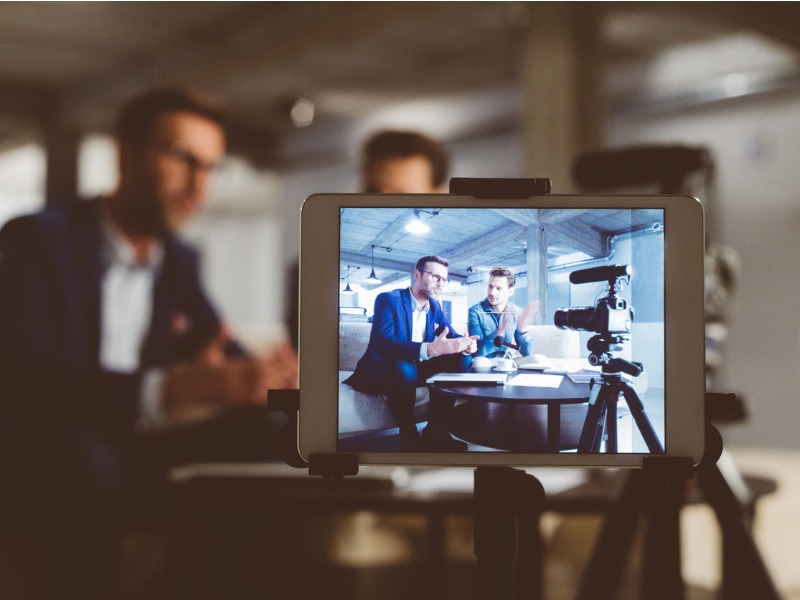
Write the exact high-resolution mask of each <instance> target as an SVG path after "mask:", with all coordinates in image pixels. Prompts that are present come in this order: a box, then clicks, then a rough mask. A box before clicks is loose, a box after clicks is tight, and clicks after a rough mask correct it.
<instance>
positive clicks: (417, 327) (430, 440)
mask: <svg viewBox="0 0 800 600" xmlns="http://www.w3.org/2000/svg"><path fill="white" fill-rule="evenodd" d="M448 266H449V263H448V261H447V260H446V259H444V258H441V257H439V256H424V257H422V258H420V259H419V260H418V261H417V264H416V266H415V268H414V283H413V285H412V286H411V287H409V288H406V289H398V290H392V291H390V292H384V293H382V294H380V295H379V296H378V297H377V298H376V299H375V312H374V318H373V321H372V332H371V333H370V338H369V344H368V346H367V350H366V352H365V353H364V356H362V357H361V360H359V361H358V364H357V365H356V370H355V372H354V373H353V375H352V376H351V377H349V378H348V379H347V380H346V382H345V383H347V384H349V385H351V386H352V387H353V388H355V389H357V390H359V391H362V392H367V393H385V394H386V396H387V398H388V401H389V406H390V408H391V410H392V414H393V415H394V417H395V419H396V420H397V423H398V425H399V426H400V449H401V450H403V451H407V450H427V451H444V452H447V451H449V452H454V451H455V452H458V451H464V450H466V448H467V446H466V444H464V443H463V442H460V441H458V440H456V439H453V438H452V437H451V436H450V434H449V433H448V432H447V427H446V425H445V419H444V418H445V415H446V413H447V411H448V410H449V409H450V408H451V407H452V401H449V402H448V401H443V400H441V399H438V398H437V399H436V401H434V400H433V399H431V404H430V408H429V414H428V426H427V427H426V428H425V429H424V430H423V432H422V436H421V437H420V435H419V434H418V433H417V428H416V424H415V422H414V404H415V399H416V388H417V386H418V385H422V384H424V382H425V380H426V379H427V378H428V377H430V376H431V375H433V374H435V373H441V372H443V371H446V372H457V371H465V370H467V369H468V368H469V366H470V364H471V360H472V359H471V357H470V354H472V353H473V352H475V351H476V350H477V346H476V343H475V338H474V337H464V336H461V335H460V334H459V333H458V332H456V331H454V330H453V326H452V325H451V324H450V321H449V320H448V319H447V316H446V315H445V314H444V311H443V310H442V307H441V305H440V304H439V302H437V300H436V299H437V298H438V297H439V294H441V292H442V289H443V288H444V287H445V286H446V285H447V283H448V279H447V269H448Z"/></svg>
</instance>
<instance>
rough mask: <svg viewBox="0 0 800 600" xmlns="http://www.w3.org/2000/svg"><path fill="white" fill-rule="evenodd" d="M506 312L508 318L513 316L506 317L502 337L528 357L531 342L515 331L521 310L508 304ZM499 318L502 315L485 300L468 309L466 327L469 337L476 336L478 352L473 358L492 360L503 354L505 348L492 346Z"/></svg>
mask: <svg viewBox="0 0 800 600" xmlns="http://www.w3.org/2000/svg"><path fill="white" fill-rule="evenodd" d="M506 312H507V313H509V316H512V315H513V317H512V318H509V316H507V317H506V333H505V336H504V337H505V339H506V341H508V342H510V343H512V344H517V345H518V346H519V351H520V354H522V355H523V356H529V355H530V354H532V353H533V342H532V341H531V340H530V339H528V336H526V335H525V334H524V333H521V332H519V331H518V330H517V322H518V321H519V317H520V314H521V313H522V309H521V308H520V307H519V306H517V305H515V304H512V303H511V302H509V303H508V304H507V305H506ZM501 316H502V313H498V312H496V311H495V310H494V309H493V308H492V306H491V304H489V301H488V300H486V299H485V298H484V299H483V300H482V301H481V302H479V303H478V304H475V305H474V306H472V307H470V309H469V317H468V321H467V327H468V328H469V334H470V335H477V336H478V340H477V341H478V351H477V352H476V353H475V354H473V356H488V357H489V358H492V357H495V356H502V355H503V354H505V352H506V347H505V346H500V347H498V346H495V345H494V338H495V337H497V328H498V327H499V326H500V317H501Z"/></svg>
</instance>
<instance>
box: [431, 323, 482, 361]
mask: <svg viewBox="0 0 800 600" xmlns="http://www.w3.org/2000/svg"><path fill="white" fill-rule="evenodd" d="M449 332H450V329H449V328H447V327H445V328H444V330H443V331H442V333H440V334H439V335H437V336H436V338H435V339H434V340H433V341H432V342H431V343H430V344H428V356H429V357H431V358H432V357H434V356H440V355H442V354H458V353H459V352H468V353H470V354H472V353H473V352H476V351H477V349H478V343H477V341H476V340H477V336H474V335H473V336H470V337H456V338H448V337H447V334H448V333H449Z"/></svg>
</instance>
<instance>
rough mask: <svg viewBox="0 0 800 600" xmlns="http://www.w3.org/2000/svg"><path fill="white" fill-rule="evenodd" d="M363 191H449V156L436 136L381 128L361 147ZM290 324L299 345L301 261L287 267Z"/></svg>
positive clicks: (288, 322)
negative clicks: (434, 137)
mask: <svg viewBox="0 0 800 600" xmlns="http://www.w3.org/2000/svg"><path fill="white" fill-rule="evenodd" d="M361 154H362V171H361V191H362V192H363V193H365V194H439V193H445V192H447V173H448V169H449V162H450V161H449V158H448V155H447V151H446V150H445V149H444V147H443V146H442V145H441V144H440V143H439V142H437V141H436V140H434V139H432V138H430V137H428V136H426V135H423V134H421V133H417V132H415V131H395V130H388V129H387V130H382V131H378V132H376V133H375V134H373V135H372V136H370V137H369V138H368V139H367V141H366V142H365V143H364V146H363V148H362V151H361ZM288 280H289V299H288V302H287V305H288V307H289V308H288V311H287V314H286V323H287V327H288V329H289V331H290V334H291V340H292V344H293V346H294V348H297V338H298V330H299V325H300V315H299V300H298V288H299V265H298V264H297V263H294V264H293V265H292V267H291V268H290V269H289V270H288Z"/></svg>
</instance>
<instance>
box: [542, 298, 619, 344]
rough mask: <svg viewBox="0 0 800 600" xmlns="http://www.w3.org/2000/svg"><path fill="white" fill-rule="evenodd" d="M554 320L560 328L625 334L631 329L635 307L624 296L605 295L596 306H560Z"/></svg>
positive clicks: (607, 333)
mask: <svg viewBox="0 0 800 600" xmlns="http://www.w3.org/2000/svg"><path fill="white" fill-rule="evenodd" d="M554 320H555V325H556V327H558V328H559V329H572V330H574V331H593V332H595V333H599V334H602V335H624V334H627V333H630V331H631V324H632V323H633V307H631V306H629V305H628V303H627V302H626V301H625V299H624V298H618V297H613V298H612V297H605V298H600V299H599V300H598V301H597V302H596V303H595V305H594V306H576V307H574V308H560V309H558V310H557V311H556V313H555V319H554Z"/></svg>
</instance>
